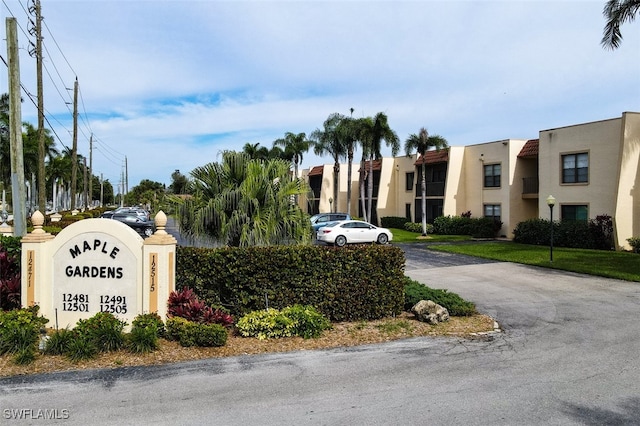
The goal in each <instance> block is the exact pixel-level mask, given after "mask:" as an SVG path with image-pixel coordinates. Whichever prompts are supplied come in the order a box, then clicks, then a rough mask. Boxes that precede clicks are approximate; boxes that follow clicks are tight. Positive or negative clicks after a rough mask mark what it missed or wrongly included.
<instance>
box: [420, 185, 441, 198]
mask: <svg viewBox="0 0 640 426" xmlns="http://www.w3.org/2000/svg"><path fill="white" fill-rule="evenodd" d="M443 196H444V182H427V197H443ZM416 197H422V184H421V183H420V182H418V183H417V184H416Z"/></svg>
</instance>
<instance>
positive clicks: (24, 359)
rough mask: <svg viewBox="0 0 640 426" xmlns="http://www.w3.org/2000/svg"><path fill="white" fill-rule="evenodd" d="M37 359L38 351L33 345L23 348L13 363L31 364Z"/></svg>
mask: <svg viewBox="0 0 640 426" xmlns="http://www.w3.org/2000/svg"><path fill="white" fill-rule="evenodd" d="M35 359H36V350H35V349H34V347H33V345H32V346H28V347H26V348H22V349H20V350H19V351H18V353H16V354H15V356H14V357H13V362H15V363H16V364H18V365H26V364H31V363H32V362H33V361H35Z"/></svg>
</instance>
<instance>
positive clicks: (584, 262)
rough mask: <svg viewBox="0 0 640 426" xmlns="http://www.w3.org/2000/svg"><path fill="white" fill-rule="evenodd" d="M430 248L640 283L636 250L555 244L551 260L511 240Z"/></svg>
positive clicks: (538, 248) (639, 259)
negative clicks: (605, 249) (558, 245)
mask: <svg viewBox="0 0 640 426" xmlns="http://www.w3.org/2000/svg"><path fill="white" fill-rule="evenodd" d="M394 236H395V234H394ZM431 249H433V250H439V251H446V252H450V253H459V254H467V255H471V256H476V257H482V258H485V259H495V260H501V261H505V262H514V263H522V264H525V265H534V266H542V267H545V268H553V269H562V270H564V271H571V272H578V273H582V274H588V275H596V276H601V277H607V278H617V279H621V280H626V281H637V282H640V255H638V254H636V253H628V252H614V251H604V250H584V249H570V248H564V247H554V248H553V263H551V262H550V250H549V247H546V246H534V245H526V244H517V243H512V242H486V243H477V244H451V245H438V246H433V247H431Z"/></svg>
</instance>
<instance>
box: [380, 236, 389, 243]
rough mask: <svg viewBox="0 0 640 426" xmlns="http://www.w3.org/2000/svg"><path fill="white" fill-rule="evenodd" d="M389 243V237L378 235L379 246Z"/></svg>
mask: <svg viewBox="0 0 640 426" xmlns="http://www.w3.org/2000/svg"><path fill="white" fill-rule="evenodd" d="M388 242H389V237H388V236H387V234H380V235H378V244H387V243H388Z"/></svg>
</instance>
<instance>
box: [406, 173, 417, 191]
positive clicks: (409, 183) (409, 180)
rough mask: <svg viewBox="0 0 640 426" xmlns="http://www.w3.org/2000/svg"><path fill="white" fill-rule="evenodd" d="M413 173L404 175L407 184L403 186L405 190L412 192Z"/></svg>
mask: <svg viewBox="0 0 640 426" xmlns="http://www.w3.org/2000/svg"><path fill="white" fill-rule="evenodd" d="M415 175H416V174H415V173H414V172H409V173H407V174H406V176H407V182H406V184H405V188H404V189H405V190H407V191H413V179H414V178H415Z"/></svg>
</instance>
